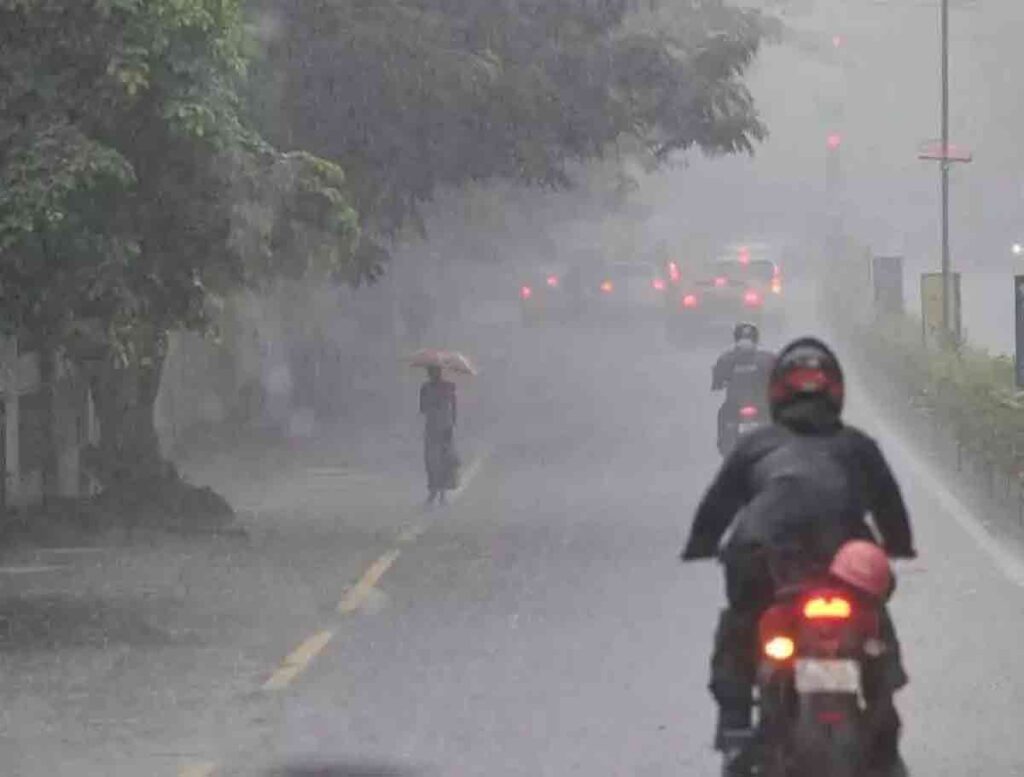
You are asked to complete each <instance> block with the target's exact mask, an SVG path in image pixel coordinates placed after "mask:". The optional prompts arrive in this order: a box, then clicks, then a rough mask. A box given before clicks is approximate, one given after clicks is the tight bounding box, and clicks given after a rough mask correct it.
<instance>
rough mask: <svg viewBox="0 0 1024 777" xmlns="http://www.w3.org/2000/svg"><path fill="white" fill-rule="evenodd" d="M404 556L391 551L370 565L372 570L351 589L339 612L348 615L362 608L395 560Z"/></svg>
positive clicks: (342, 601)
mask: <svg viewBox="0 0 1024 777" xmlns="http://www.w3.org/2000/svg"><path fill="white" fill-rule="evenodd" d="M401 554H402V551H400V550H398V549H397V548H396V549H395V550H389V551H388V552H387V553H385V554H384V555H383V556H381V557H380V558H379V559H377V560H376V561H374V562H373V563H372V564H370V568H369V569H367V570H366V572H364V573H363V576H362V577H361V578H359V582H358V583H356V584H355V585H354V586H352V587H351V588H349V589H348V590H347V591H346V592H345V595H344V596H342V597H341V601H340V602H339V603H338V612H340V613H341V614H342V615H348V614H350V613H353V612H355V611H356V610H358V609H359V608H360V606H361V605H362V604H363V602H364V601H365V600H366V597H367V596H368V595H369V593H370V591H372V590H373V589H374V587H375V586H376V585H377V583H378V582H379V581H380V579H381V578H382V577H383V576H384V573H385V572H387V571H388V570H389V569H390V568H391V565H392V564H394V563H395V560H396V559H397V558H398V557H399V556H400V555H401Z"/></svg>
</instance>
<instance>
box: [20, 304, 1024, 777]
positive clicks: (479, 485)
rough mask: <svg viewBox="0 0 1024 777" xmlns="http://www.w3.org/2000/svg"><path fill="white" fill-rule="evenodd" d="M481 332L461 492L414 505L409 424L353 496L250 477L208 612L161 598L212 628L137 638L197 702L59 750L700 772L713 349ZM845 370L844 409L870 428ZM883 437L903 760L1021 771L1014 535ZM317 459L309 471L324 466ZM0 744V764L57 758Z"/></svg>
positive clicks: (481, 768)
mask: <svg viewBox="0 0 1024 777" xmlns="http://www.w3.org/2000/svg"><path fill="white" fill-rule="evenodd" d="M477 337H478V338H479V342H478V343H476V345H475V347H476V348H477V351H478V352H479V353H481V354H484V356H483V357H482V358H481V362H482V366H483V375H482V376H481V377H480V378H479V379H477V381H475V382H474V383H473V384H472V385H466V386H465V387H464V403H463V406H464V413H465V414H466V429H465V430H464V432H463V452H464V454H465V457H466V458H467V460H468V463H469V464H470V467H469V470H470V471H471V472H472V473H473V474H472V476H471V480H470V482H469V483H468V485H467V487H466V489H465V490H464V492H463V493H461V494H460V495H459V497H458V499H457V500H456V501H455V502H454V504H452V505H451V506H450V507H448V508H447V509H445V510H436V511H432V512H422V511H420V510H419V509H418V508H417V507H416V506H415V500H416V499H417V498H418V495H419V494H418V490H417V488H416V486H417V484H415V483H412V484H409V483H407V476H409V475H411V474H413V473H416V469H415V467H416V466H417V464H418V461H417V455H418V451H417V450H416V448H415V444H414V442H415V441H414V439H413V442H412V443H410V441H409V439H406V440H405V442H404V443H402V444H404V445H405V446H406V447H405V448H404V449H403V451H404V452H403V454H402V455H401V456H399V457H397V458H394V457H388V456H387V455H385V454H381V461H383V462H386V464H387V466H388V467H391V468H392V469H393V470H394V471H393V472H391V473H390V474H392V475H394V476H395V477H394V479H392V480H388V479H386V478H385V477H384V475H381V474H378V475H376V476H374V477H377V478H378V479H377V480H373V479H372V478H371V479H370V480H368V481H367V482H366V483H364V488H363V490H362V491H358V492H357V491H352V492H351V493H358V494H360V496H358V499H359V500H360V501H359V507H358V509H353V510H349V511H348V512H349V513H350V514H352V515H357V516H359V517H357V518H348V519H345V520H341V521H339V519H337V518H335V517H331V516H335V515H336V514H337V513H338V511H340V510H343V509H344V507H343V506H337V505H336V506H335V511H334V512H333V513H332V512H329V511H328V512H324V511H322V510H321V511H318V510H315V509H304V508H303V503H304V501H310V500H313V499H315V498H317V491H316V489H315V488H312V487H311V486H310V485H309V483H310V482H313V481H312V480H310V479H309V478H307V480H305V481H300V482H299V483H298V485H293V486H292V487H291V488H290V489H288V488H284V487H274V488H268V489H267V490H266V491H265V492H264V493H261V494H258V495H252V494H250V495H249V498H250V500H251V501H252V503H253V505H256V504H257V503H258V504H259V505H262V507H261V509H262V511H263V512H261V513H256V514H254V515H255V517H253V518H251V520H252V521H253V522H254V524H255V526H256V529H257V532H256V536H257V537H258V541H257V542H256V544H255V545H254V546H252V547H248V548H240V549H239V548H235V549H231V550H224V549H220V550H207V551H204V552H205V553H206V554H207V555H205V556H201V557H200V559H199V560H198V561H196V562H195V564H196V569H195V571H194V573H195V575H196V580H197V582H196V585H199V582H198V581H199V577H200V569H199V567H200V566H202V568H203V569H206V568H207V567H210V566H212V567H216V568H220V569H222V570H227V571H224V572H223V578H218V579H215V580H213V581H212V582H210V583H208V588H207V589H205V590H204V593H203V594H202V596H203V597H204V601H205V609H199V608H200V605H199V604H198V603H187V604H185V605H181V606H180V607H179V609H180V612H178V613H177V615H176V617H178V618H179V619H180V620H181V621H183V622H185V623H189V624H191V625H192V626H193V627H194V628H197V629H199V628H200V626H199V625H197V624H199V623H201V622H202V619H203V618H205V619H206V620H207V621H209V622H210V623H211V624H216V625H215V626H211V627H210V628H209V629H208V630H207V631H205V632H203V638H202V639H201V640H198V641H197V644H195V645H191V644H189V643H188V642H187V641H186V642H185V643H181V642H175V643H174V644H173V645H166V644H162V643H161V644H160V645H157V646H150V647H147V646H145V645H135V646H134V649H133V650H131V651H129V653H130V661H129V664H130V665H129V668H128V671H132V672H135V674H134V675H130V677H132V678H134V679H133V680H132V682H133V683H134V685H128V684H126V685H125V686H124V687H125V692H127V691H128V690H130V688H132V687H137V688H138V689H139V691H140V693H141V692H142V689H143V688H146V687H149V686H146V682H145V676H146V674H147V673H148V674H149V675H150V676H152V677H158V678H159V677H160V676H161V675H160V673H161V672H164V673H165V675H164V677H165V678H166V683H165V684H166V685H167V686H168V687H172V686H174V685H175V682H176V678H177V677H178V676H179V675H180V674H182V673H188V674H190V675H193V676H194V678H193V681H192V686H193V687H192V693H191V696H190V697H189V705H185V704H183V703H181V702H180V701H178V700H174V701H171V700H168V699H167V698H166V696H165V697H163V698H160V699H159V703H155V704H153V705H150V706H146V705H144V704H140V707H139V708H138V709H134V711H133V713H132V714H133V715H134V716H135V717H136V718H143V719H147V716H148V720H149V725H148V727H146V726H142V727H139V726H138V725H137V724H138V720H134V721H127V720H122V721H120V723H121V730H122V733H123V736H122V740H127V739H128V738H129V735H128V734H129V732H135V733H134V735H133V736H134V740H133V741H131V742H125V741H122V742H121V743H120V744H119V746H120V747H121V748H122V752H123V753H128V752H129V751H130V752H131V753H132V755H131V757H130V758H129V757H128V756H127V755H125V756H124V757H122V758H120V759H119V760H117V759H115V760H112V761H110V762H109V763H108V765H107V766H106V767H104V765H103V761H102V760H97V759H102V758H103V754H102V751H101V750H99V749H96V748H93V749H92V750H89V751H87V752H83V751H80V750H78V751H75V752H76V755H75V758H77V759H78V760H76V761H74V764H75V766H74V769H73V770H72V771H67V772H65V771H63V770H61V771H60V772H59V773H69V774H71V773H75V774H83V773H88V774H97V775H99V774H104V775H105V774H146V775H148V774H174V773H175V771H176V770H178V771H177V773H178V774H181V775H189V776H190V777H196V776H197V775H210V774H224V775H228V774H232V775H233V774H238V775H248V774H254V775H255V774H272V773H273V774H295V775H298V774H336V775H341V774H350V773H352V774H354V773H365V774H383V773H387V772H386V771H383V766H381V765H391V766H395V767H396V768H399V767H400V768H403V769H406V770H407V772H403V773H415V774H436V775H510V776H512V775H516V776H517V775H532V776H534V777H536V776H538V775H551V776H552V777H554V776H555V775H558V776H560V777H562V776H565V775H574V774H589V775H636V776H638V777H647V776H651V777H653V776H654V775H710V774H715V773H716V768H717V765H716V760H715V758H714V754H713V753H711V751H710V750H709V747H708V743H709V741H710V735H711V730H712V721H713V708H712V703H711V701H710V699H709V697H708V696H707V694H706V692H705V691H704V684H705V679H706V678H705V675H706V656H707V653H708V649H709V645H710V638H711V630H712V627H713V625H714V621H715V617H716V612H717V609H718V607H719V606H720V597H721V584H720V580H719V572H718V570H717V569H716V568H715V566H714V565H713V564H700V565H689V566H685V567H684V566H683V565H681V564H679V563H678V562H677V560H676V554H677V552H678V550H679V547H680V545H681V543H682V541H683V539H684V536H685V532H686V530H687V528H688V524H689V518H690V514H691V512H692V509H693V507H694V505H695V503H696V501H697V499H698V498H699V496H700V494H701V491H702V489H703V487H704V486H705V484H706V483H707V482H708V481H709V479H710V477H711V475H712V473H713V471H714V468H715V466H716V465H717V457H716V456H713V455H712V454H713V435H714V413H715V409H716V398H715V397H713V396H712V395H711V394H710V392H709V391H708V383H709V367H710V363H711V361H712V359H713V356H714V352H713V351H712V350H710V349H709V348H708V347H705V346H697V347H695V348H694V349H693V350H691V351H686V352H680V351H678V350H674V349H672V348H670V347H669V346H668V345H666V344H665V342H664V340H663V339H662V337H661V332H660V330H659V329H657V327H654V326H650V327H636V328H611V329H605V330H553V331H551V330H543V329H541V330H522V329H520V328H519V327H517V326H515V325H514V324H512V323H511V322H508V323H505V324H493V325H492V326H491V328H490V329H488V330H487V331H486V332H480V333H478V335H477ZM471 347H473V346H472V344H471ZM856 392H857V387H855V388H854V391H853V394H854V396H853V402H852V404H853V407H852V414H853V417H854V419H855V420H859V421H861V422H862V423H863V425H864V426H866V427H868V428H869V429H875V430H876V431H877V429H876V427H878V426H879V424H880V422H879V420H878V419H879V416H878V415H876V412H875V409H873V408H872V407H870V405H869V404H868V403H866V402H864V401H863V400H862V399H861V398H858V396H857V393H856ZM883 444H884V445H885V446H886V449H887V450H888V451H889V452H890V454H891V456H892V458H893V462H894V465H895V468H896V470H897V474H898V475H899V476H900V478H901V480H902V481H903V483H904V486H905V489H906V492H907V495H908V498H909V499H910V501H911V506H912V509H913V511H914V516H915V519H916V526H917V532H918V538H919V540H918V544H919V549H920V551H921V554H922V558H921V559H920V560H919V561H917V562H913V563H912V564H910V565H907V566H906V567H905V568H904V569H903V574H902V578H901V586H900V590H899V594H898V597H897V601H896V604H895V607H894V611H895V615H896V618H897V626H898V628H899V630H900V633H901V635H902V637H903V640H904V643H905V648H906V652H907V654H908V663H909V668H910V671H911V674H912V675H913V678H914V683H913V685H912V687H911V688H910V689H909V690H908V691H906V692H905V693H904V694H903V695H902V697H901V699H900V703H901V704H900V706H901V708H902V709H903V710H904V712H905V717H906V719H907V726H908V737H907V746H906V750H907V754H908V760H909V761H910V763H911V765H912V767H913V768H914V771H915V773H917V774H928V775H950V777H953V775H956V776H957V777H961V776H962V775H964V774H974V773H985V774H992V775H1017V774H1021V775H1024V738H1022V737H1021V736H1020V734H1019V730H1020V720H1021V716H1022V713H1024V672H1022V671H1021V669H1020V645H1021V644H1022V642H1024V590H1022V588H1021V587H1020V584H1019V582H1014V577H1015V575H1016V574H1017V573H1018V572H1024V568H1021V567H1020V561H1019V560H1018V559H1019V558H1020V556H1019V555H1018V553H1017V548H1016V546H1014V545H1012V544H1009V545H1008V544H1006V543H1008V542H1009V540H1005V541H1004V540H1001V541H1000V543H1001V544H1000V546H999V547H1000V548H1003V549H1004V551H1005V552H1004V553H1002V554H1000V555H998V558H994V557H993V556H992V555H991V554H990V553H988V552H986V550H985V547H984V545H985V541H984V538H982V540H981V542H980V543H979V541H978V539H977V538H976V537H975V536H974V535H975V534H977V531H976V528H972V527H975V524H974V523H973V522H972V521H973V520H974V519H973V517H972V516H970V515H968V514H966V511H964V510H961V509H960V508H959V507H958V506H957V505H956V503H955V501H954V500H952V499H951V497H950V496H949V495H948V494H947V493H946V492H944V491H943V485H942V482H941V481H942V479H941V478H937V477H934V476H933V475H932V474H930V473H929V471H928V469H927V464H922V463H921V461H920V460H918V459H916V458H914V457H912V456H911V455H910V454H908V453H906V452H905V451H904V450H903V448H902V445H900V444H898V443H896V442H895V441H893V442H892V444H891V445H889V443H888V441H887V438H884V439H883ZM317 472H319V475H318V476H317V477H319V478H321V480H317V481H316V482H322V478H323V477H330V474H331V473H330V471H329V469H324V467H323V466H321V468H320V469H319V470H317ZM417 474H418V473H417ZM395 484H404V485H395ZM283 521H285V522H287V524H288V526H289V530H288V531H280V530H278V528H276V527H278V526H279V524H280V523H281V522H283ZM972 532H974V534H972ZM282 558H287V559H288V561H287V563H286V562H284V561H282V560H281V559H282ZM101 571H102V570H101ZM97 574H100V572H97ZM368 575H369V577H368ZM1020 580H1021V581H1024V573H1022V574H1021V575H1020ZM370 583H372V585H371V584H370ZM353 584H355V585H354V586H353ZM236 589H238V590H236ZM154 596H157V594H154ZM210 597H212V601H210V600H208V599H209V598H210ZM339 599H345V600H346V601H347V602H348V604H349V605H350V606H348V607H343V609H346V612H344V613H342V612H338V610H337V606H338V602H339ZM261 612H262V613H263V614H262V615H259V614H258V613H261ZM200 615H202V617H200ZM225 622H229V623H232V624H233V626H232V627H231V628H228V627H227V626H225ZM318 638H319V639H318ZM63 649H65V650H67V651H73V650H74V646H71V647H65V648H63ZM96 649H97V651H99V650H100V649H99V648H96ZM295 649H297V654H296V655H293V656H292V659H293V660H292V662H291V664H290V666H289V665H287V662H286V665H284V666H282V665H281V659H282V657H283V656H285V655H286V654H287V653H288V652H289V651H291V650H295ZM70 656H71V654H70V652H69V653H67V654H66V657H67V660H73V658H72V657H70ZM62 660H63V659H62ZM232 661H233V662H234V663H232ZM239 663H241V664H242V668H241V669H239ZM275 666H277V667H278V668H279V669H281V670H283V674H282V673H281V672H280V671H279V672H278V673H277V674H275V673H274V670H275ZM293 670H294V671H293ZM105 672H106V673H105V674H101V675H96V676H92V677H91V678H90V676H89V674H88V673H85V674H84V675H83V676H82V684H83V686H85V687H88V685H89V683H90V682H93V683H96V682H107V683H116V682H118V680H117V677H118V675H117V669H116V668H110V667H108V668H106V669H105ZM275 677H276V678H277V680H278V681H279V682H278V683H277V684H276V685H274V684H273V678H275ZM268 681H270V682H271V683H272V685H271V687H269V688H265V689H263V690H261V689H260V684H261V683H267V682H268ZM149 689H150V691H151V692H154V693H156V691H154V690H153V688H152V687H149ZM55 692H59V689H57V691H55ZM40 693H43V692H42V691H40ZM54 704H55V705H57V704H59V701H58V700H55V702H54ZM125 709H127V708H126V707H124V705H123V704H122V705H121V706H115V705H111V710H110V711H109V715H111V716H114V717H116V716H118V715H120V716H126V715H127V713H126V712H125V711H124V710H125ZM154 716H157V717H154ZM30 721H31V717H30V716H27V715H26V717H24V719H23V720H22V722H21V725H22V727H23V729H24V727H27V726H28V725H29V723H30ZM132 726H135V728H132ZM111 730H112V731H116V730H118V726H117V725H116V724H115V725H114V727H113V728H112V729H111ZM108 735H109V734H108ZM146 737H152V740H151V741H147V740H146ZM164 740H167V744H166V746H165V745H164V744H163V742H164ZM52 741H53V743H55V744H54V747H53V749H52V750H51V756H52V757H51V760H50V761H49V764H50V766H51V767H52V765H53V763H55V762H56V760H55V759H58V758H59V753H60V749H59V748H60V747H61V744H60V742H61V739H60V737H59V736H54V737H53V739H52ZM157 742H160V743H161V744H159V745H158V744H157ZM35 747H36V748H39V747H41V746H40V745H39V744H38V743H37V744H36V745H35ZM157 750H163V751H164V753H163V755H159V754H158V753H156V752H155V751H157ZM70 752H71V751H70V750H69V756H68V757H69V759H70V758H71V756H70ZM7 753H8V754H7V755H6V756H4V755H0V772H2V773H4V774H15V773H17V774H40V775H42V774H51V773H54V772H53V771H52V770H51V771H44V770H43V769H42V767H41V766H38V765H39V764H41V763H43V761H42V760H40V758H39V757H38V756H36V757H35V760H33V759H30V758H28V757H22V758H21V759H20V760H16V759H15V757H14V756H12V755H11V752H10V751H9V750H8V751H7ZM168 753H172V754H173V755H174V757H173V758H171V757H169V756H168ZM5 760H6V762H7V764H8V765H14V766H15V768H10V769H5V768H2V767H3V765H4V761H5ZM61 763H72V761H71V760H64V761H61ZM113 763H116V764H117V766H116V768H115V767H114V766H112V765H110V764H113ZM346 764H348V765H352V764H364V765H367V764H369V765H371V766H367V767H366V768H365V769H364V770H363V772H355V771H353V770H352V769H349V770H348V771H346V770H345V768H344V765H346ZM373 765H377V766H373ZM329 766H332V767H333V768H334V769H335V771H333V772H331V771H326V769H327V768H328V767H329ZM314 767H315V768H319V769H321V770H322V771H315V770H314ZM275 768H276V769H278V771H273V770H274V769H275Z"/></svg>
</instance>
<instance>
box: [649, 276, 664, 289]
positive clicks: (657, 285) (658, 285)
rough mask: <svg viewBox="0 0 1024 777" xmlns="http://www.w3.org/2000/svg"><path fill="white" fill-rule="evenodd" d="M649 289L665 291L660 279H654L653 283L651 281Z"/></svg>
mask: <svg viewBox="0 0 1024 777" xmlns="http://www.w3.org/2000/svg"><path fill="white" fill-rule="evenodd" d="M651 288H653V289H654V290H655V291H665V281H663V280H662V279H661V278H655V279H654V280H653V281H651Z"/></svg>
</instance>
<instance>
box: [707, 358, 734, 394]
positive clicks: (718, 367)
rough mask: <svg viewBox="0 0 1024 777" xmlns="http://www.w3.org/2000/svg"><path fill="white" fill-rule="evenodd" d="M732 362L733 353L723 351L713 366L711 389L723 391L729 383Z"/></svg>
mask: <svg viewBox="0 0 1024 777" xmlns="http://www.w3.org/2000/svg"><path fill="white" fill-rule="evenodd" d="M731 364H732V353H731V352H730V353H723V354H722V355H721V356H719V357H718V361H716V362H715V366H714V367H712V368H711V390H712V391H721V390H722V389H724V388H725V387H726V386H727V385H728V384H729V373H730V372H731V370H730V369H729V368H730V366H731Z"/></svg>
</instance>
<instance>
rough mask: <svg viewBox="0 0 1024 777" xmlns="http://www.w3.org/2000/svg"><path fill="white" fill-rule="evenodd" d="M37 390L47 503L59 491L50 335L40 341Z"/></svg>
mask: <svg viewBox="0 0 1024 777" xmlns="http://www.w3.org/2000/svg"><path fill="white" fill-rule="evenodd" d="M37 353H38V355H39V391H40V392H41V393H42V395H43V402H42V406H43V408H44V411H43V412H44V418H43V423H42V425H41V428H40V433H41V434H42V436H43V438H42V440H40V444H41V446H42V455H43V504H47V503H49V502H50V501H52V500H53V499H54V498H55V497H57V496H58V494H59V492H60V470H59V467H60V464H59V462H58V455H59V451H58V450H57V437H56V419H57V408H56V407H55V403H56V402H57V386H56V381H57V349H56V348H55V347H54V346H53V343H52V341H51V340H50V339H49V338H42V339H41V340H40V342H39V350H38V351H37Z"/></svg>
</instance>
